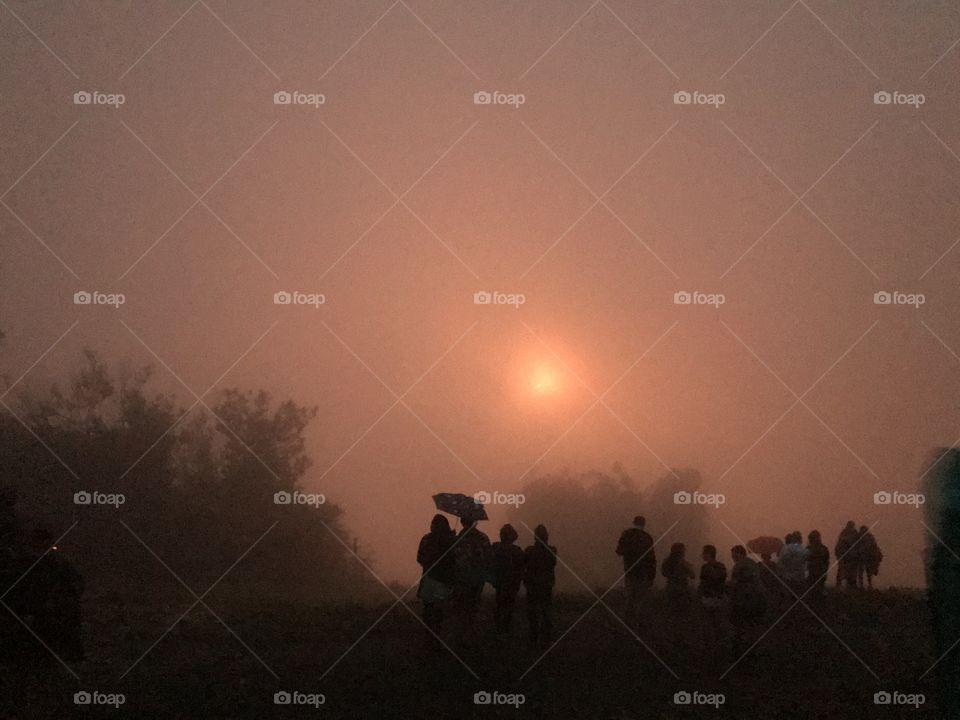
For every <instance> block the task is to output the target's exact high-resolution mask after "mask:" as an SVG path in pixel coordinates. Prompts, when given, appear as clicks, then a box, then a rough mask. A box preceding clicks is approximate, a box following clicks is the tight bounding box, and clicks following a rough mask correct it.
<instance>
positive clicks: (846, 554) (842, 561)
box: [833, 520, 859, 588]
mask: <svg viewBox="0 0 960 720" xmlns="http://www.w3.org/2000/svg"><path fill="white" fill-rule="evenodd" d="M858 539H859V534H858V533H857V526H856V524H854V522H853V520H848V521H847V524H846V526H844V528H843V530H841V531H840V535H839V537H837V544H836V545H835V546H834V548H833V555H834V557H835V558H836V559H837V587H842V586H843V584H844V583H846V585H847V587H848V588H852V587H854V586H856V584H857V558H856V557H855V552H856V548H855V545H856V544H857V540H858Z"/></svg>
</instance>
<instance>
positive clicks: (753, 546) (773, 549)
mask: <svg viewBox="0 0 960 720" xmlns="http://www.w3.org/2000/svg"><path fill="white" fill-rule="evenodd" d="M747 548H748V549H749V550H750V552H755V553H756V554H757V555H763V554H767V555H779V554H780V550H781V549H783V540H781V539H780V538H778V537H771V536H769V535H765V536H762V537H758V538H754V539H753V540H751V541H750V542H748V543H747Z"/></svg>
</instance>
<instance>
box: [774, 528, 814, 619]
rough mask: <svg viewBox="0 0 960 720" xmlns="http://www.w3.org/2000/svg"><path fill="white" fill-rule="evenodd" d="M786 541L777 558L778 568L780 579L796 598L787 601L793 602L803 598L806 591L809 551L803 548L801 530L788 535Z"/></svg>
mask: <svg viewBox="0 0 960 720" xmlns="http://www.w3.org/2000/svg"><path fill="white" fill-rule="evenodd" d="M784 541H785V542H784V545H783V548H782V549H781V550H780V556H779V557H778V558H777V566H778V567H779V569H780V578H781V579H782V580H783V582H784V584H785V585H786V586H787V588H789V592H790V594H791V595H793V596H794V597H792V598H790V597H788V598H787V601H788V602H792V601H793V600H795V599H796V598H799V597H802V596H803V593H804V592H805V591H806V584H807V549H806V548H805V547H804V546H803V535H802V534H800V531H799V530H795V531H794V532H792V533H790V534H789V535H787V536H786V538H784Z"/></svg>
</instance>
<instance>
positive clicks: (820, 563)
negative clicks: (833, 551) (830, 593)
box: [807, 530, 830, 599]
mask: <svg viewBox="0 0 960 720" xmlns="http://www.w3.org/2000/svg"><path fill="white" fill-rule="evenodd" d="M829 572H830V550H829V549H828V548H827V546H826V545H824V544H823V539H822V538H821V537H820V531H819V530H811V531H810V534H809V535H807V582H808V586H809V587H812V588H813V590H811V591H810V594H811V595H812V596H813V598H817V599H819V598H822V597H823V593H824V589H825V588H826V586H827V573H829Z"/></svg>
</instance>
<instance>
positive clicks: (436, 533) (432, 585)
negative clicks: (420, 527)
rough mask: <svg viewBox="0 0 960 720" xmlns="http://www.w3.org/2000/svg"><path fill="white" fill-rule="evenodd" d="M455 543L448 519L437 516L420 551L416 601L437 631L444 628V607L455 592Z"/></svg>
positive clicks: (431, 626)
mask: <svg viewBox="0 0 960 720" xmlns="http://www.w3.org/2000/svg"><path fill="white" fill-rule="evenodd" d="M456 539H457V536H456V535H455V534H454V532H453V530H451V529H450V523H449V522H448V521H447V518H445V517H444V516H443V515H440V514H437V515H434V516H433V520H432V521H431V522H430V532H429V533H427V534H426V535H424V536H423V537H422V538H421V539H420V547H418V548H417V562H418V563H419V564H420V567H422V568H423V574H422V576H421V577H420V587H419V588H418V589H417V597H419V598H420V601H421V602H422V603H423V619H424V621H425V622H426V623H427V625H428V626H429V627H430V628H432V629H433V630H434V631H436V630H439V629H440V626H441V625H442V624H443V607H444V605H445V604H446V601H447V599H448V598H449V597H450V594H451V593H452V592H453V584H454V581H455V579H456V557H455V556H454V553H453V551H452V550H451V548H452V547H453V544H454V542H456Z"/></svg>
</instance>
